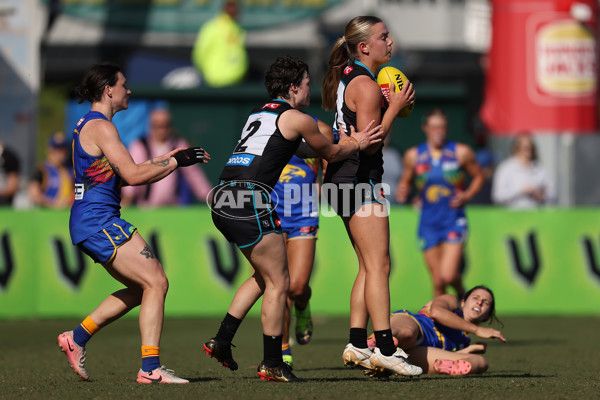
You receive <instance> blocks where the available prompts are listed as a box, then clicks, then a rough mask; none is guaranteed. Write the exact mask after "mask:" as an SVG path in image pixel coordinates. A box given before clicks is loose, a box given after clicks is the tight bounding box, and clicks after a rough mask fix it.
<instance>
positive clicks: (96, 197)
mask: <svg viewBox="0 0 600 400" xmlns="http://www.w3.org/2000/svg"><path fill="white" fill-rule="evenodd" d="M93 119H105V120H106V119H107V118H106V117H105V116H104V115H103V114H102V113H100V112H97V111H90V112H89V113H87V114H86V115H85V116H83V118H81V119H80V120H79V121H78V122H77V124H76V125H75V129H74V130H73V172H74V175H75V201H74V202H73V206H72V207H71V217H70V219H69V231H70V233H71V240H72V241H73V244H77V243H80V242H82V241H84V240H85V239H87V238H88V237H90V236H91V235H93V234H94V233H96V232H99V231H101V230H102V229H104V228H106V227H107V226H110V225H111V224H112V223H113V221H114V220H115V219H117V218H119V217H120V216H121V213H120V210H121V184H122V180H121V178H120V177H119V175H118V174H116V173H115V171H114V170H113V169H112V167H111V166H110V164H109V163H108V160H107V159H106V156H104V155H101V156H99V157H92V156H90V155H89V154H88V153H86V152H85V151H84V150H83V148H82V147H81V143H80V142H79V132H81V129H82V128H83V127H84V126H85V124H86V123H88V122H89V121H91V120H93Z"/></svg>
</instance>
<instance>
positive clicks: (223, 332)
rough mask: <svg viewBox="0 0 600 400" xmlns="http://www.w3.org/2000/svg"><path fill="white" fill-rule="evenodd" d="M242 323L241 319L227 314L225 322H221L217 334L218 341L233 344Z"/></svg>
mask: <svg viewBox="0 0 600 400" xmlns="http://www.w3.org/2000/svg"><path fill="white" fill-rule="evenodd" d="M241 323H242V320H241V319H237V318H236V317H234V316H233V315H231V314H229V313H227V315H225V318H223V322H221V327H220V328H219V332H217V339H219V340H222V341H224V342H228V343H231V341H232V340H233V337H234V336H235V333H236V332H237V330H238V328H239V327H240V324H241Z"/></svg>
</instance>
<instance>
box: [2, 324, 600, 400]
mask: <svg viewBox="0 0 600 400" xmlns="http://www.w3.org/2000/svg"><path fill="white" fill-rule="evenodd" d="M503 322H504V324H505V327H504V328H503V329H502V331H503V333H504V335H505V336H506V338H507V339H508V341H509V343H507V344H502V343H497V342H490V343H489V346H488V354H487V358H488V360H489V362H490V369H489V370H488V372H487V373H485V374H483V375H479V376H477V375H474V376H467V377H450V376H442V375H426V376H422V377H420V378H413V379H400V378H394V379H389V380H385V381H379V380H374V379H369V378H367V377H364V376H363V375H362V374H361V373H360V372H359V371H357V370H352V369H349V368H346V367H344V366H343V364H342V361H341V353H342V350H343V348H344V346H345V344H346V342H347V340H348V337H347V336H348V334H347V331H348V329H347V328H348V326H347V324H348V320H347V318H325V317H320V318H316V319H315V334H314V337H313V340H312V341H311V343H310V344H309V345H306V346H299V345H295V346H293V352H294V357H295V358H294V360H295V363H296V367H295V369H294V371H295V372H296V374H297V375H298V376H301V377H303V378H306V379H307V380H308V382H307V383H304V384H282V383H273V382H268V383H267V382H262V381H261V380H260V379H259V378H258V377H257V375H256V366H257V364H258V362H259V361H260V360H261V358H262V335H261V333H260V324H259V321H258V320H257V319H247V320H246V321H244V323H243V324H242V326H241V328H240V330H239V332H238V335H237V336H236V338H235V340H234V343H235V344H236V345H237V347H236V348H235V349H234V357H235V358H236V360H237V361H238V363H239V365H240V369H239V370H238V371H236V372H231V371H229V370H228V369H225V368H223V367H221V365H220V364H218V363H217V362H216V361H215V360H214V359H210V358H208V357H207V356H206V355H205V354H204V353H203V352H202V351H201V348H202V343H203V342H204V341H206V340H207V339H209V338H210V337H211V336H213V334H214V333H215V332H216V329H217V327H218V323H219V320H217V319H167V320H166V321H165V330H164V334H163V340H162V347H161V361H162V363H163V364H165V365H166V366H167V367H168V368H172V369H175V370H176V372H177V374H178V375H180V376H182V377H185V378H188V379H190V381H191V383H190V384H189V385H139V384H137V383H136V382H135V376H136V373H137V370H138V368H139V367H140V360H139V334H138V328H137V321H136V320H135V319H132V318H129V319H124V320H121V321H117V322H115V323H114V324H113V325H111V326H109V327H107V328H105V329H104V330H103V331H101V332H100V333H99V334H98V335H97V336H96V337H94V338H93V339H92V340H91V341H90V342H89V343H88V348H87V353H88V360H87V363H86V365H87V369H88V372H89V373H90V376H91V379H92V380H91V381H90V382H83V381H81V380H80V379H79V378H78V377H77V376H76V375H75V374H74V373H73V372H72V371H71V369H70V368H69V367H68V365H67V362H66V357H64V355H63V354H62V353H61V352H60V351H59V350H58V347H57V345H56V336H57V334H58V333H60V332H61V331H64V330H68V329H72V328H73V327H74V325H75V324H76V323H78V321H74V320H38V321H14V320H6V321H0V340H1V342H0V343H1V346H0V399H23V398H27V399H31V398H35V399H58V398H61V399H166V400H173V399H200V398H202V399H236V400H242V399H261V400H262V399H265V400H266V399H306V400H308V399H342V398H343V399H348V400H350V399H353V400H354V399H361V400H362V399H365V400H374V399H393V398H402V399H459V398H461V399H475V398H482V399H486V400H487V399H592V398H596V399H597V398H600V378H599V374H600V361H599V357H600V344H599V340H598V339H599V334H600V317H589V318H582V317H577V318H575V317H573V318H568V317H567V318H565V317H543V318H542V317H512V318H504V319H503Z"/></svg>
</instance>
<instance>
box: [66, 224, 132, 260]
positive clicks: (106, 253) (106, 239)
mask: <svg viewBox="0 0 600 400" xmlns="http://www.w3.org/2000/svg"><path fill="white" fill-rule="evenodd" d="M136 233H137V228H136V227H135V226H133V225H132V224H130V223H129V222H127V221H125V220H124V219H121V218H118V219H115V220H114V221H113V222H112V224H111V225H109V226H107V227H106V228H104V229H102V230H101V231H100V232H96V233H94V234H93V235H92V236H90V237H88V238H87V239H85V240H84V241H83V242H80V243H77V247H79V248H80V249H81V250H82V251H83V252H84V253H85V254H87V255H88V256H90V257H92V259H93V260H94V261H95V262H97V263H100V264H106V263H108V262H111V261H112V260H113V259H114V257H115V255H116V254H117V249H118V248H119V247H120V246H122V245H123V244H124V243H125V242H127V241H128V240H129V239H131V237H132V236H133V235H135V234H136Z"/></svg>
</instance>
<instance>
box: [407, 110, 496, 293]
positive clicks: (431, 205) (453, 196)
mask: <svg viewBox="0 0 600 400" xmlns="http://www.w3.org/2000/svg"><path fill="white" fill-rule="evenodd" d="M447 127H448V118H447V117H446V114H445V113H444V112H443V111H442V110H440V109H433V110H431V111H429V112H428V113H427V114H426V115H425V118H424V122H423V125H422V129H423V132H425V136H426V137H427V141H426V142H425V143H423V144H421V145H419V146H417V147H413V148H410V149H408V150H407V151H406V154H405V155H404V172H403V175H402V178H400V182H399V183H398V188H397V192H396V199H397V200H398V201H399V202H402V203H404V202H406V200H407V197H408V195H409V193H410V187H411V183H412V181H413V180H414V181H415V183H416V187H417V189H418V191H419V200H420V204H421V219H420V222H419V240H420V242H421V246H422V250H423V255H424V257H425V262H426V264H427V267H428V268H429V271H430V273H431V278H432V281H433V295H434V296H439V295H442V294H444V293H446V287H447V286H452V288H454V290H455V291H456V294H457V295H459V296H462V295H463V293H464V288H463V284H462V276H461V271H460V262H461V259H462V255H463V248H464V244H465V241H466V239H467V218H466V216H465V209H464V205H465V204H466V203H468V202H469V200H471V199H472V198H473V196H475V194H476V193H477V192H478V191H479V190H480V189H481V186H482V185H483V182H484V180H485V178H484V176H483V173H482V172H481V168H480V167H479V164H477V161H476V160H475V153H474V152H473V150H472V149H471V148H470V147H469V146H467V145H465V144H462V143H456V142H453V141H449V140H446V133H447ZM465 172H466V173H468V174H469V175H470V176H471V182H470V184H469V185H468V187H465V186H466V176H465Z"/></svg>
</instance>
